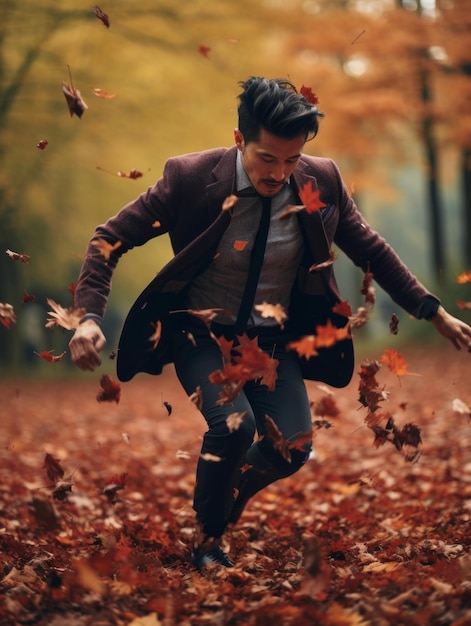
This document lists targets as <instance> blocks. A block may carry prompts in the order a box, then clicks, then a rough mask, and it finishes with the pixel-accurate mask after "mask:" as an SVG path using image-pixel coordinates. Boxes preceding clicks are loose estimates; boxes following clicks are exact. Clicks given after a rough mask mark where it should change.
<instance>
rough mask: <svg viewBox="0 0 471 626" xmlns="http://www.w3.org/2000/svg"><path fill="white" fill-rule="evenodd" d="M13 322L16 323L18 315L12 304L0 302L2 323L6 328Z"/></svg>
mask: <svg viewBox="0 0 471 626" xmlns="http://www.w3.org/2000/svg"><path fill="white" fill-rule="evenodd" d="M12 322H13V323H16V315H15V311H14V309H13V307H12V305H11V304H8V303H3V302H0V323H1V324H3V326H5V328H10V324H11V323H12Z"/></svg>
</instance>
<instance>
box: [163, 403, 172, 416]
mask: <svg viewBox="0 0 471 626" xmlns="http://www.w3.org/2000/svg"><path fill="white" fill-rule="evenodd" d="M162 404H163V405H164V407H165V408H166V409H167V414H168V415H172V405H171V404H170V403H169V402H163V403H162Z"/></svg>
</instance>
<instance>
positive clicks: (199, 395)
mask: <svg viewBox="0 0 471 626" xmlns="http://www.w3.org/2000/svg"><path fill="white" fill-rule="evenodd" d="M190 402H192V403H193V404H194V405H195V407H196V408H197V409H198V410H199V411H201V407H202V406H203V392H202V391H201V387H200V386H199V385H198V386H197V387H196V389H195V391H193V393H192V394H191V395H190Z"/></svg>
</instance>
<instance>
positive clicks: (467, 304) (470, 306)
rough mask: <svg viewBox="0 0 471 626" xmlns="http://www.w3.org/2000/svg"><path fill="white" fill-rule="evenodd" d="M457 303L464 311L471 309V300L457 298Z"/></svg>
mask: <svg viewBox="0 0 471 626" xmlns="http://www.w3.org/2000/svg"><path fill="white" fill-rule="evenodd" d="M456 305H457V307H458V308H459V309H461V310H462V311H463V310H464V309H471V302H465V301H464V300H457V302H456Z"/></svg>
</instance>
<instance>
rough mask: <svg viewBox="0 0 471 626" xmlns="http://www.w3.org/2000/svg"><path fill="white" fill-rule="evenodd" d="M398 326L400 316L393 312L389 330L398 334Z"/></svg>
mask: <svg viewBox="0 0 471 626" xmlns="http://www.w3.org/2000/svg"><path fill="white" fill-rule="evenodd" d="M398 326H399V318H398V316H397V315H396V314H395V313H393V314H392V316H391V321H390V322H389V332H390V333H391V334H392V335H397V333H398V330H399V328H398Z"/></svg>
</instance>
